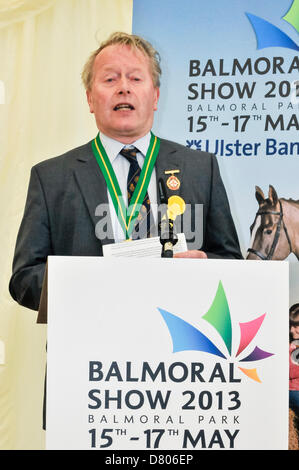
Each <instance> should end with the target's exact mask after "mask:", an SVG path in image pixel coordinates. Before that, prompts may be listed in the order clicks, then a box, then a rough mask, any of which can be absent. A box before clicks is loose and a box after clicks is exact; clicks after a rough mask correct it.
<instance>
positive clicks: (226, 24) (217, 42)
mask: <svg viewBox="0 0 299 470" xmlns="http://www.w3.org/2000/svg"><path fill="white" fill-rule="evenodd" d="M298 12H299V0H294V1H293V0H263V2H261V1H260V0H246V1H245V0H244V1H240V0H230V1H229V2H223V0H213V1H211V2H207V1H204V0H188V1H187V2H186V1H182V0H163V1H161V0H160V1H159V0H135V1H134V8H133V33H135V34H140V35H142V36H144V37H145V38H147V39H148V40H149V41H150V42H152V44H153V45H154V46H155V47H156V48H157V50H158V51H159V53H160V55H161V66H162V81H161V97H160V103H159V109H158V111H157V113H156V117H155V124H154V132H156V133H157V135H159V136H160V137H163V138H167V139H170V140H174V141H176V142H179V143H181V144H183V145H186V146H189V147H191V148H194V149H199V150H204V151H209V152H212V153H215V154H216V155H217V159H218V162H219V166H220V170H221V174H222V177H223V180H224V183H225V186H226V189H227V193H228V197H229V200H230V205H231V209H232V213H233V216H234V220H235V224H236V228H237V231H238V234H239V239H240V244H241V249H242V252H243V255H244V256H246V255H247V249H248V248H249V247H250V246H251V241H250V230H249V228H250V226H251V224H252V223H253V221H254V218H255V214H256V212H257V210H258V208H259V205H258V202H257V199H256V196H255V187H256V186H259V187H260V188H261V189H262V191H263V192H264V195H265V198H267V197H268V191H269V185H271V186H273V187H274V189H275V191H276V193H277V196H278V198H285V199H289V198H291V199H294V200H298V199H299V186H298V170H299V143H298V134H299V132H298V130H299V117H298V110H299V73H298V72H299V58H298V50H299V21H298V16H299V13H298ZM295 209H296V208H295V207H294V208H292V210H293V216H292V219H293V222H294V223H295V224H297V225H296V226H295V227H293V228H290V232H292V230H294V231H295V232H296V231H297V233H298V231H299V208H298V209H296V210H295ZM285 217H286V215H285ZM291 242H293V245H294V244H295V242H294V240H291ZM297 243H299V242H298V241H297ZM298 250H299V247H298ZM288 259H289V261H290V262H291V263H292V264H294V265H293V266H292V267H291V279H292V284H291V288H292V292H291V298H292V295H293V297H294V299H295V297H296V296H297V300H296V301H297V302H298V301H299V289H296V290H297V293H298V294H296V292H295V284H296V283H297V284H298V280H299V269H298V268H297V258H296V256H295V255H294V254H291V255H290V256H289V257H288ZM294 292H295V293H294Z"/></svg>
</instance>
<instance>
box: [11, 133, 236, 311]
mask: <svg viewBox="0 0 299 470" xmlns="http://www.w3.org/2000/svg"><path fill="white" fill-rule="evenodd" d="M155 168H156V175H157V181H158V180H159V178H160V177H162V178H163V179H164V180H165V181H166V180H167V178H168V176H169V175H166V174H165V173H164V171H165V170H173V169H179V170H180V173H179V174H178V176H179V179H180V182H181V185H180V188H179V190H178V191H170V190H169V195H173V194H178V195H180V196H181V197H182V198H183V199H184V200H185V202H186V204H203V243H202V247H200V246H198V247H196V248H198V249H199V248H201V249H202V250H204V251H205V252H206V253H207V254H208V257H214V258H215V257H220V258H242V255H241V253H240V248H239V242H238V237H237V234H236V230H235V227H234V223H233V220H232V217H231V213H230V209H229V204H228V200H227V196H226V192H225V189H224V186H223V183H222V180H221V177H220V174H219V169H218V164H217V161H216V158H215V156H213V155H211V154H208V153H204V152H200V151H195V150H190V149H187V148H185V147H184V146H182V145H179V144H176V143H174V142H170V141H166V140H163V139H161V146H160V152H159V155H158V158H157V161H156V166H155ZM102 203H106V204H108V197H107V186H106V183H105V179H104V177H103V175H102V173H101V171H100V169H99V167H98V164H97V162H96V159H95V157H94V155H93V152H92V147H91V142H89V143H87V144H85V145H83V146H81V147H78V148H76V149H73V150H71V151H70V152H67V153H65V154H64V155H61V156H59V157H56V158H52V159H49V160H46V161H43V162H41V163H39V164H37V165H35V166H34V167H33V168H32V171H31V178H30V183H29V188H28V195H27V201H26V206H25V211H24V216H23V219H22V223H21V226H20V230H19V233H18V237H17V242H16V249H15V255H14V260H13V274H12V277H11V280H10V284H9V290H10V293H11V295H12V297H13V298H14V299H15V300H16V301H17V302H18V303H20V304H21V305H23V306H25V307H28V308H30V309H33V310H38V308H39V302H40V295H41V289H42V284H43V278H44V272H45V266H46V262H47V257H48V255H58V256H71V255H73V256H102V245H103V244H104V243H112V242H113V239H106V240H104V241H101V240H99V239H98V238H97V237H96V235H95V226H96V224H97V223H98V222H99V217H98V216H96V215H95V209H96V207H97V206H98V205H99V204H102ZM108 219H109V218H108ZM189 248H190V247H189ZM192 248H194V246H193V247H192Z"/></svg>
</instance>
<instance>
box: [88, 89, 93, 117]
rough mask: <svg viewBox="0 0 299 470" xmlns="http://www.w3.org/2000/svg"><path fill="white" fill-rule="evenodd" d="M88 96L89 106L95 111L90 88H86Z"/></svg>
mask: <svg viewBox="0 0 299 470" xmlns="http://www.w3.org/2000/svg"><path fill="white" fill-rule="evenodd" d="M86 98H87V103H88V106H89V111H90V112H91V113H93V112H94V109H93V103H92V96H91V92H90V90H86Z"/></svg>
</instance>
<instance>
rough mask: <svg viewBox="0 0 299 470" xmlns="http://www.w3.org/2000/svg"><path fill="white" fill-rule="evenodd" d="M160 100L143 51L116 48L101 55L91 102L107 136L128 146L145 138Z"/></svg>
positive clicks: (88, 96) (92, 88) (96, 69)
mask: <svg viewBox="0 0 299 470" xmlns="http://www.w3.org/2000/svg"><path fill="white" fill-rule="evenodd" d="M158 99H159V88H156V87H155V86H154V84H153V79H152V75H151V72H150V64H149V59H148V57H147V56H145V55H144V54H143V53H142V52H141V51H140V50H139V49H137V50H135V49H131V48H130V47H129V46H122V45H112V46H107V47H105V48H104V49H103V50H102V51H101V52H100V53H99V54H98V55H97V57H96V59H95V62H94V68H93V81H92V85H91V89H90V90H89V91H87V100H88V104H89V109H90V112H91V113H94V115H95V119H96V123H97V127H98V129H99V130H100V131H101V132H103V133H104V134H105V135H107V136H108V137H111V138H113V139H115V140H118V141H120V142H123V143H125V144H129V143H132V142H134V141H135V140H137V139H138V138H140V137H143V136H144V135H145V134H147V133H148V132H149V131H150V130H151V128H152V124H153V119H154V111H155V110H156V109H157V103H158Z"/></svg>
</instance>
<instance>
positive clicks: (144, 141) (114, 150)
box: [100, 132, 151, 163]
mask: <svg viewBox="0 0 299 470" xmlns="http://www.w3.org/2000/svg"><path fill="white" fill-rule="evenodd" d="M100 138H101V142H102V144H103V146H104V148H105V150H106V153H107V155H108V157H109V160H110V161H111V163H113V161H114V160H115V159H116V157H117V156H118V154H119V152H120V151H121V149H122V148H123V147H125V146H126V144H123V143H122V142H119V141H118V140H114V139H111V137H108V136H106V135H105V134H103V133H102V132H101V133H100ZM150 139H151V133H150V132H148V133H147V134H146V135H144V136H143V137H141V139H138V140H136V141H135V142H132V144H130V145H134V146H135V147H137V148H138V150H139V152H141V153H142V154H143V155H144V156H145V155H146V153H147V149H148V147H149V143H150Z"/></svg>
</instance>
